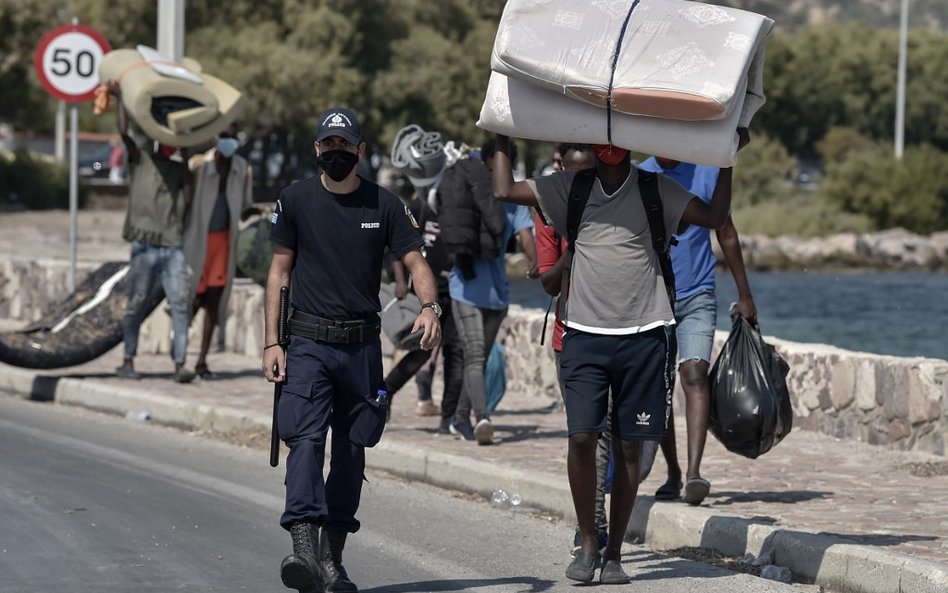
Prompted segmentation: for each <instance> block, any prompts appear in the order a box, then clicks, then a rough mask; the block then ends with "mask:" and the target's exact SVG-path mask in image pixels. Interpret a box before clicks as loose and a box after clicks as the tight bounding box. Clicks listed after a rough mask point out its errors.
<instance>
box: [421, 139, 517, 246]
mask: <svg viewBox="0 0 948 593" xmlns="http://www.w3.org/2000/svg"><path fill="white" fill-rule="evenodd" d="M437 191H438V193H437V203H438V222H439V224H440V225H441V238H442V241H443V244H444V248H445V250H446V251H447V253H448V255H449V256H450V257H452V258H455V259H456V258H457V257H458V256H463V257H467V258H469V259H494V258H495V257H497V256H498V255H500V254H502V253H503V252H504V247H505V244H504V230H505V228H506V225H507V215H506V214H505V212H504V206H503V204H502V203H501V202H500V201H499V200H498V199H497V198H496V197H494V193H493V190H492V188H491V177H490V172H489V171H488V170H487V167H485V166H484V164H483V163H481V162H480V161H476V160H472V159H470V158H463V159H460V160H458V161H457V162H456V163H455V164H454V165H452V166H450V167H448V168H447V169H445V171H444V175H443V176H442V178H441V183H440V184H439V185H438V190H437Z"/></svg>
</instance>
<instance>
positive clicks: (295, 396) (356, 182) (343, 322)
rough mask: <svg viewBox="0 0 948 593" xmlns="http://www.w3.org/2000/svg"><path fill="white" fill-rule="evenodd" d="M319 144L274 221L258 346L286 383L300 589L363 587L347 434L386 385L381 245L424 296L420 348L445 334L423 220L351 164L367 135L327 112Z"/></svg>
mask: <svg viewBox="0 0 948 593" xmlns="http://www.w3.org/2000/svg"><path fill="white" fill-rule="evenodd" d="M315 148H316V160H317V162H318V163H319V166H320V167H321V168H322V173H321V174H320V175H319V176H317V177H310V178H308V179H304V180H302V181H298V182H296V183H293V184H292V185H290V186H288V187H286V188H285V189H284V190H283V191H282V192H281V193H280V198H279V199H278V200H277V206H276V210H275V211H274V213H273V216H272V217H271V221H272V227H271V232H270V239H271V241H272V242H273V259H272V260H271V263H270V272H269V276H268V279H267V290H266V305H265V306H266V308H265V322H266V323H265V339H266V341H265V346H264V350H263V372H264V374H265V376H266V378H267V380H268V381H271V382H282V383H283V385H282V390H281V391H282V394H281V396H280V398H279V407H278V410H277V417H278V422H277V428H278V430H279V434H280V438H281V439H283V441H284V442H285V443H286V445H287V447H289V449H290V452H289V455H288V456H287V458H286V480H285V484H286V507H285V510H284V512H283V515H282V517H281V519H280V524H281V525H282V526H283V528H285V529H286V530H287V531H289V532H290V535H291V539H292V542H293V553H292V554H290V555H289V556H287V557H286V558H285V559H284V560H283V563H282V564H281V566H280V576H281V578H282V580H283V584H285V585H286V586H287V587H290V588H293V589H297V590H298V591H300V592H301V593H304V592H316V591H325V592H331V591H358V588H357V587H356V585H355V584H354V583H353V582H352V580H350V578H349V576H348V574H347V572H346V570H345V568H344V567H343V565H342V551H343V548H344V546H345V543H346V538H347V536H348V534H350V533H355V532H356V531H358V530H359V521H358V520H357V519H356V518H355V515H356V511H357V510H358V508H359V499H360V496H361V493H362V481H363V477H364V471H365V446H366V444H368V443H367V441H368V440H371V437H367V438H362V437H361V436H360V433H359V431H358V430H355V431H353V417H354V416H355V417H356V418H361V417H362V415H361V414H359V412H360V411H362V410H364V409H365V403H364V402H365V400H366V398H370V397H371V398H373V399H375V398H376V396H377V395H378V394H379V393H380V392H381V391H382V390H384V382H383V377H382V350H381V342H380V339H379V331H380V319H379V311H381V305H380V302H379V288H380V285H381V279H382V259H383V256H384V254H385V250H386V249H388V250H389V251H390V252H391V253H392V255H394V257H395V258H396V259H398V260H400V261H401V262H402V263H403V264H404V265H405V267H406V268H407V269H408V271H409V273H410V274H411V276H412V279H413V283H414V289H415V294H417V295H418V299H419V300H420V301H421V303H422V304H421V309H420V311H419V312H418V317H417V318H416V320H415V324H414V327H413V328H412V331H420V332H422V333H421V348H422V349H423V350H431V349H433V348H434V347H435V346H437V345H438V343H439V341H440V339H441V325H440V322H439V317H440V315H441V306H440V305H439V304H438V292H437V289H436V286H435V280H434V275H433V274H432V272H431V268H430V267H429V266H428V263H427V262H426V261H425V258H424V256H423V255H422V253H421V247H422V246H423V245H424V241H423V239H422V236H421V231H420V230H419V228H418V223H417V222H416V221H415V219H414V217H413V216H412V215H411V213H410V211H409V210H408V207H407V206H405V205H404V204H402V202H401V200H400V199H399V198H398V197H397V196H395V194H393V193H391V192H390V191H388V190H386V189H383V188H381V187H379V186H378V185H376V184H375V183H372V182H371V181H368V180H367V179H364V178H362V177H360V176H359V175H358V174H357V172H356V164H357V163H358V162H359V159H360V157H362V156H364V154H365V143H364V142H363V141H362V132H361V127H360V126H359V122H358V120H357V119H356V115H355V113H353V112H352V111H350V110H348V109H343V108H334V109H329V110H327V111H324V112H323V113H322V114H321V115H320V116H319V120H318V128H317V133H316V143H315ZM284 286H288V287H289V289H290V291H289V292H290V300H291V303H290V304H291V306H292V309H293V315H292V317H291V318H290V321H289V324H288V329H289V334H290V341H289V345H288V346H287V349H286V352H285V353H284V351H283V349H282V348H281V345H280V343H279V342H278V328H277V326H278V316H279V310H280V289H281V288H282V287H284ZM383 393H384V392H383ZM356 427H357V428H358V425H357V426H356ZM330 428H331V429H332V457H331V459H332V460H331V463H330V468H329V475H328V477H326V478H325V480H324V478H323V464H324V461H325V452H326V451H325V449H326V441H327V435H328V432H329V430H330ZM376 436H377V433H376Z"/></svg>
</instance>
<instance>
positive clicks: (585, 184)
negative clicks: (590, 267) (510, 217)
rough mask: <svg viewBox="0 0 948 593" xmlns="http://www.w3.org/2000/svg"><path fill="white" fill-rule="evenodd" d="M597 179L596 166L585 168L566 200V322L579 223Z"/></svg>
mask: <svg viewBox="0 0 948 593" xmlns="http://www.w3.org/2000/svg"><path fill="white" fill-rule="evenodd" d="M595 181H596V169H595V167H593V168H590V169H583V170H582V171H579V172H578V173H576V176H575V177H573V183H572V184H571V185H570V187H569V198H568V199H567V202H566V240H567V241H568V243H569V245H568V246H567V248H566V253H564V254H563V257H565V258H566V261H565V262H564V265H563V280H562V283H561V284H560V319H561V320H563V322H564V323H565V322H566V319H567V316H568V315H569V312H568V309H569V305H568V303H569V279H570V273H571V270H572V268H573V254H574V253H576V247H575V244H576V237H577V236H579V223H580V221H581V220H582V218H583V210H585V209H586V202H588V201H589V194H590V193H591V192H592V186H593V182H595Z"/></svg>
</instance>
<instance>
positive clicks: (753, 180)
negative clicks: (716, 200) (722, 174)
mask: <svg viewBox="0 0 948 593" xmlns="http://www.w3.org/2000/svg"><path fill="white" fill-rule="evenodd" d="M738 159H739V162H738V165H737V166H736V167H734V181H733V193H734V196H733V198H732V203H733V204H734V207H735V208H737V207H739V206H750V205H754V204H758V203H760V202H764V201H768V200H780V199H783V198H785V197H786V196H787V195H788V193H789V192H790V189H789V188H790V187H791V186H792V184H793V182H794V181H795V180H796V178H797V160H796V159H795V158H793V157H792V156H790V155H789V154H788V153H787V149H786V148H784V147H783V145H782V144H780V143H779V142H777V141H775V140H773V139H771V138H768V137H767V136H765V135H760V136H754V137H752V138H751V142H750V144H748V145H747V146H746V147H745V148H744V149H743V150H741V152H740V154H739V155H738Z"/></svg>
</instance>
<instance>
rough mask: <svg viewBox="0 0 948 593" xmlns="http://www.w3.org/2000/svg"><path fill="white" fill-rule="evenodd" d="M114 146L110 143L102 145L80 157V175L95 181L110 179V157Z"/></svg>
mask: <svg viewBox="0 0 948 593" xmlns="http://www.w3.org/2000/svg"><path fill="white" fill-rule="evenodd" d="M111 154H112V146H111V145H110V144H109V143H107V142H106V143H103V144H100V145H99V146H97V147H96V148H95V150H93V151H92V152H90V153H88V154H86V155H83V156H80V157H79V161H78V163H77V164H78V168H79V175H81V176H83V177H92V178H95V179H100V178H101V179H108V178H109V156H110V155H111Z"/></svg>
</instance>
